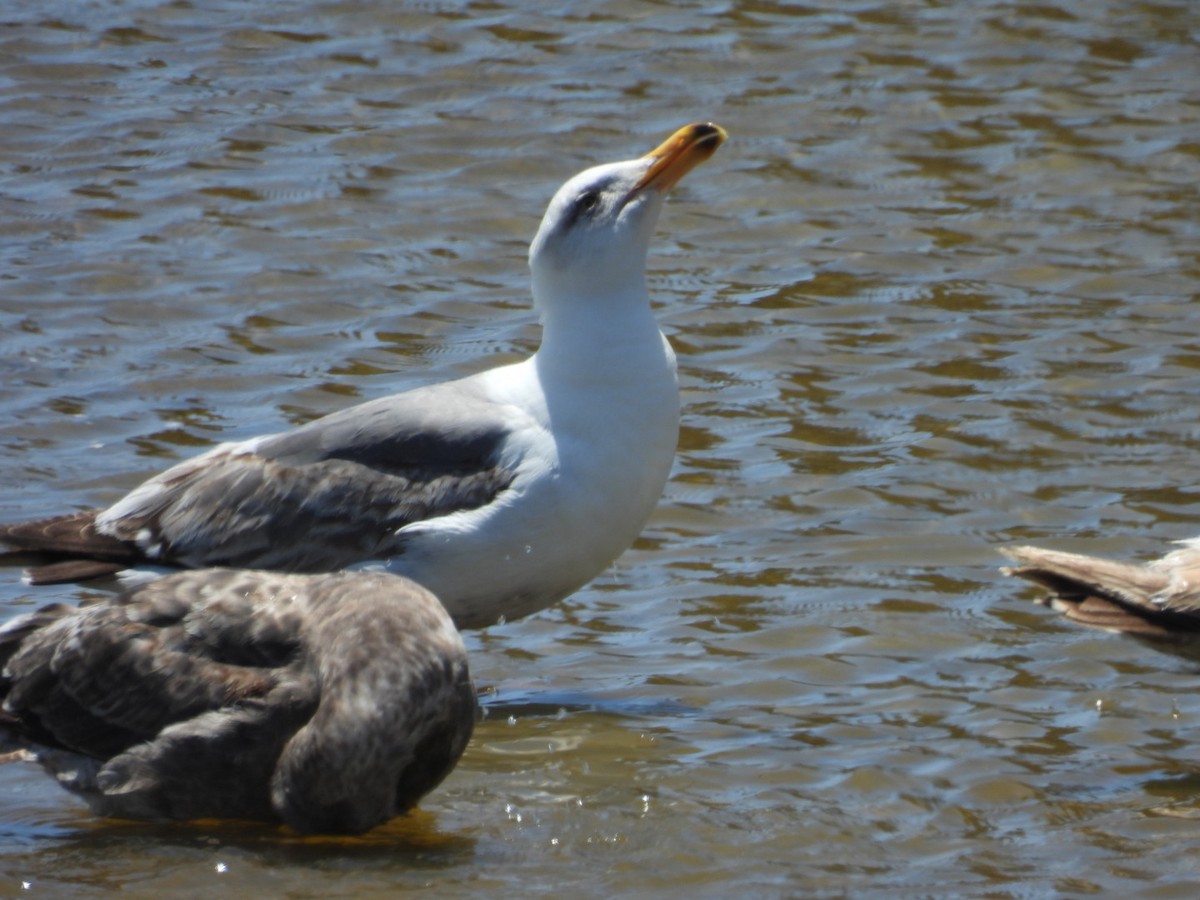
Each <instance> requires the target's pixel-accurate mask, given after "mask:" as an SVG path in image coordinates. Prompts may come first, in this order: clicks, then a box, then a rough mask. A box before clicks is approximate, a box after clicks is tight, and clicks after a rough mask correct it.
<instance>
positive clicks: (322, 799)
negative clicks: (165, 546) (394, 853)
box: [0, 569, 477, 834]
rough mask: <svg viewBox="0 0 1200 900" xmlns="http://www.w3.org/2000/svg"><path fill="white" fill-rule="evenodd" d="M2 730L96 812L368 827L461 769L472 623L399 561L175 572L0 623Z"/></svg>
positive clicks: (471, 695)
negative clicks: (359, 567)
mask: <svg viewBox="0 0 1200 900" xmlns="http://www.w3.org/2000/svg"><path fill="white" fill-rule="evenodd" d="M0 669H2V670H3V672H2V675H0V697H2V698H3V707H2V709H0V739H3V742H4V743H5V744H6V745H7V746H6V749H9V750H12V749H13V748H14V747H17V748H24V749H27V750H29V751H31V752H32V753H33V755H34V756H35V757H36V758H37V759H38V761H39V762H41V764H42V765H43V766H44V767H45V768H46V770H47V771H48V772H50V773H51V774H53V775H54V776H55V777H56V778H57V780H58V782H59V783H60V784H61V785H62V786H63V787H65V788H67V789H68V790H70V791H72V792H73V793H76V794H78V795H80V796H82V797H83V798H84V799H85V800H86V801H87V802H88V804H89V805H90V806H91V807H92V809H93V811H94V812H96V813H97V814H98V815H104V816H112V817H117V818H127V819H149V820H155V821H163V820H173V819H174V820H182V819H198V818H237V819H250V820H258V821H268V822H284V823H286V824H288V825H290V826H291V827H293V828H295V829H296V830H298V831H302V832H325V833H351V834H353V833H360V832H363V831H367V830H368V829H370V828H373V827H375V826H376V825H379V824H381V823H382V822H384V821H386V820H388V819H390V818H392V817H393V816H396V815H398V814H400V813H402V812H404V811H405V810H407V809H409V808H410V807H412V806H413V805H415V804H416V802H417V801H418V800H419V799H420V798H421V797H422V796H424V795H425V794H426V793H428V792H429V791H430V790H432V789H433V788H434V787H436V786H437V785H438V783H440V782H441V781H442V779H443V778H445V777H446V775H448V774H449V773H450V771H451V770H452V769H453V768H454V766H455V764H456V763H457V762H458V759H459V757H460V756H461V755H462V752H463V750H464V748H465V747H466V745H467V741H468V740H469V738H470V736H471V731H472V729H473V727H474V724H475V718H476V712H477V705H476V696H475V690H474V688H473V687H472V685H471V678H470V673H469V672H468V669H467V653H466V648H465V647H464V646H463V642H462V638H461V637H460V636H459V634H458V632H457V631H456V630H455V629H454V625H453V623H452V622H451V620H450V617H449V615H448V614H447V613H446V611H445V610H444V609H443V608H442V606H441V604H440V603H439V602H438V601H437V598H436V597H434V596H433V595H432V594H430V593H429V592H428V591H427V590H425V589H424V588H422V587H421V586H420V585H417V584H415V583H414V582H412V581H409V580H407V579H404V578H399V577H397V576H395V575H388V574H386V573H383V572H337V573H332V574H320V575H296V574H284V573H275V572H260V571H252V570H244V569H241V570H237V569H199V570H193V571H185V572H178V573H175V574H172V575H167V576H164V577H162V578H159V579H156V580H153V581H149V582H146V583H145V584H142V585H139V586H137V587H135V588H133V589H131V590H129V591H127V592H125V593H122V594H119V595H115V596H112V595H110V596H109V597H108V598H107V599H103V600H99V601H93V602H91V603H85V604H84V605H82V606H80V607H72V606H67V605H65V604H55V605H52V606H47V607H44V608H43V609H40V610H38V611H36V612H31V613H26V614H24V615H21V616H18V617H17V618H15V619H13V620H11V621H10V622H9V623H8V624H6V625H5V626H3V627H2V628H0Z"/></svg>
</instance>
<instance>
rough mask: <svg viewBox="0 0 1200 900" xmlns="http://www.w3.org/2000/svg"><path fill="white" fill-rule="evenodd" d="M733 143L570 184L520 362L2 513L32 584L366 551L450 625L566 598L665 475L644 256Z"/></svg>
mask: <svg viewBox="0 0 1200 900" xmlns="http://www.w3.org/2000/svg"><path fill="white" fill-rule="evenodd" d="M725 137H726V135H725V132H724V130H723V129H721V128H720V127H718V126H716V125H713V124H711V123H697V124H692V125H687V126H685V127H683V128H680V129H679V130H678V131H676V132H675V133H674V134H672V135H671V136H670V137H669V138H667V140H666V141H664V142H663V143H662V144H660V145H659V146H658V147H656V148H655V149H654V150H652V151H651V152H650V153H648V154H647V155H645V156H643V157H640V158H638V159H633V160H629V161H626V162H616V163H609V164H607V165H601V166H597V167H595V168H591V169H588V170H587V171H585V172H583V173H581V174H579V175H576V176H575V177H574V178H572V179H570V180H569V181H568V182H567V183H566V184H564V185H563V186H562V188H560V189H559V191H558V192H557V193H556V194H555V195H554V198H553V199H552V200H551V201H550V206H549V208H548V209H547V210H546V214H545V217H544V218H543V219H542V223H541V226H540V228H539V229H538V231H537V234H536V236H535V237H534V239H533V243H532V245H531V246H530V250H529V264H530V269H531V272H532V285H533V300H534V306H535V308H536V309H537V311H538V313H539V316H540V320H541V324H542V341H541V346H540V347H539V348H538V350H537V352H536V353H535V354H534V355H533V356H532V357H530V358H529V359H526V360H525V361H523V362H519V363H516V364H515V365H507V366H501V367H499V368H495V369H491V370H488V371H485V372H481V373H479V374H477V375H472V376H470V377H467V378H462V379H459V380H456V381H451V382H447V383H442V384H434V385H431V386H427V387H421V388H417V389H415V390H410V391H407V392H405V393H401V394H396V395H394V396H390V397H385V398H381V399H378V400H373V401H370V402H367V403H363V404H361V405H359V406H355V407H352V408H350V409H346V410H342V411H340V412H335V413H333V414H331V415H328V416H325V417H324V418H321V419H317V420H315V421H313V422H310V423H308V424H306V425H303V426H300V427H299V428H294V429H292V430H290V431H285V432H282V433H279V434H272V435H267V436H265V437H258V438H253V439H251V440H245V441H240V442H236V443H225V444H220V445H218V446H217V447H214V448H213V449H211V450H209V451H208V452H207V453H204V454H202V455H201V456H198V457H196V458H194V459H190V460H186V461H184V462H181V463H179V464H177V465H175V466H173V467H172V468H170V469H168V470H166V471H165V472H163V473H161V474H160V475H158V476H156V477H154V478H151V479H150V480H148V481H146V482H144V483H143V484H142V485H141V486H139V487H137V488H135V489H134V490H133V491H131V492H130V493H129V494H127V495H126V496H125V497H124V498H123V499H121V500H118V501H117V502H116V503H115V504H114V505H112V506H110V507H108V508H107V509H103V510H92V511H88V512H80V513H73V514H68V515H65V516H57V517H54V518H49V519H41V520H38V521H34V522H27V523H19V524H15V525H7V526H0V543H3V544H6V545H8V546H9V547H10V548H12V550H14V551H18V554H17V556H18V558H20V557H27V555H28V554H30V553H32V554H34V555H35V559H37V561H39V562H41V563H43V564H42V565H39V566H37V567H35V568H32V569H30V570H29V573H28V578H29V580H30V581H31V582H32V583H53V582H62V581H77V580H82V579H84V578H87V577H95V576H98V575H104V574H112V573H114V572H117V571H119V570H121V569H125V568H127V567H132V566H137V565H138V564H153V565H168V566H179V567H188V568H199V567H205V566H236V567H248V568H256V569H275V570H287V571H307V572H315V571H331V570H336V569H342V568H346V567H350V566H355V565H362V564H366V563H373V564H376V565H382V566H383V567H384V568H386V570H387V571H390V572H394V573H396V574H400V575H405V576H407V577H410V578H412V579H414V580H416V581H418V582H420V583H421V584H423V585H425V586H426V587H428V588H429V589H430V590H431V591H433V592H434V593H435V594H436V595H437V596H438V597H439V598H440V599H441V600H442V602H443V603H444V604H445V605H446V608H447V609H448V610H449V611H450V613H451V615H452V616H453V617H454V620H455V622H456V624H457V625H458V626H459V627H482V626H486V625H490V624H493V623H495V622H496V621H497V620H499V619H502V618H507V619H513V618H517V617H520V616H524V615H527V614H529V613H532V612H536V611H537V610H540V609H544V608H545V607H547V606H549V605H551V604H553V603H555V602H557V601H558V600H561V599H562V598H563V597H566V596H567V595H568V594H570V593H572V592H573V591H575V590H577V589H578V588H580V587H581V586H583V585H584V584H586V583H587V582H588V581H590V580H591V579H592V578H594V577H595V576H596V575H597V574H599V573H600V572H601V571H603V570H604V568H605V567H606V566H608V564H609V563H611V562H612V561H613V560H614V559H616V557H617V556H619V555H620V554H621V553H622V552H623V551H624V550H625V549H626V548H627V547H628V546H629V545H630V544H631V543H632V542H633V540H634V539H635V538H636V537H637V535H638V533H639V532H640V531H641V529H642V527H643V525H644V524H645V522H646V520H647V519H648V518H649V516H650V514H651V512H652V511H653V509H654V507H655V505H656V504H657V501H658V498H659V496H660V495H661V493H662V488H663V485H664V484H665V483H666V479H667V476H668V474H669V471H670V468H671V463H672V460H673V458H674V454H675V445H676V441H677V438H678V430H679V387H678V379H677V376H676V370H675V356H674V353H673V352H672V351H671V348H670V345H669V344H668V343H667V340H666V338H665V337H664V336H663V334H662V332H661V331H660V330H659V328H658V323H657V322H656V320H655V318H654V315H653V313H652V311H651V309H650V301H649V297H648V296H647V291H646V277H645V260H646V249H647V245H648V243H649V240H650V237H651V235H652V233H653V231H654V225H655V222H656V221H657V219H658V214H659V211H660V209H661V208H662V205H663V199H664V197H665V196H666V193H667V191H668V190H669V189H670V188H671V187H672V186H673V185H674V184H675V183H676V182H677V181H678V180H679V179H680V178H682V177H683V176H684V175H685V174H686V173H687V172H689V171H690V170H691V169H692V168H693V167H695V166H696V165H697V164H699V163H701V162H703V161H705V160H707V159H708V158H709V157H710V156H712V154H713V153H714V152H715V151H716V149H717V147H719V146H720V145H721V143H722V142H723V141H724V140H725ZM12 556H13V554H10V558H11V557H12ZM26 561H27V560H26Z"/></svg>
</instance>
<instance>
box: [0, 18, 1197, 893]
mask: <svg viewBox="0 0 1200 900" xmlns="http://www.w3.org/2000/svg"><path fill="white" fill-rule="evenodd" d="M546 8H547V5H545V4H537V3H533V2H523V3H520V2H503V0H500V2H486V3H485V2H479V3H420V4H410V3H390V2H389V3H384V2H378V3H373V4H372V3H350V2H341V0H334V2H328V3H314V2H302V0H298V2H293V3H287V4H266V3H262V4H254V5H251V4H245V3H217V4H212V3H195V4H193V3H188V2H183V0H178V2H157V0H130V2H117V0H93V2H87V3H80V2H79V0H72V2H66V0H36V2H35V0H9V2H8V3H7V4H6V5H5V7H4V10H3V12H2V13H0V351H2V352H0V484H2V485H3V489H2V491H0V494H2V496H0V519H2V520H5V521H12V520H17V519H22V518H28V517H32V516H36V515H39V514H42V513H49V512H58V511H62V510H65V509H69V508H75V507H82V506H91V505H98V504H103V503H106V502H109V501H111V500H113V499H115V498H116V497H117V496H118V495H119V494H120V493H121V492H122V491H123V490H124V489H126V488H128V487H130V486H132V485H133V484H135V483H136V482H137V481H139V480H140V479H141V478H143V477H145V476H147V475H149V474H151V473H153V472H155V471H157V470H159V469H161V468H162V467H163V466H165V465H166V464H167V463H169V462H170V461H172V460H175V459H179V458H182V457H185V456H188V455H191V454H193V453H195V452H197V451H198V450H200V449H202V448H203V447H205V446H208V445H210V444H212V443H213V442H216V441H219V440H225V439H231V438H239V437H247V436H250V435H253V434H258V433H261V432H263V431H266V430H271V429H276V428H280V427H283V426H285V425H287V424H288V423H294V422H300V421H304V420H307V419H309V418H311V417H313V416H316V415H318V414H321V413H324V412H327V411H330V410H333V409H338V408H341V407H343V406H345V405H348V404H350V403H352V402H355V401H357V400H360V399H364V398H368V397H375V396H379V395H383V394H386V393H390V392H392V391H395V390H398V389H400V388H401V387H404V386H408V385H413V384H418V383H423V382H426V381H431V380H441V379H445V378H449V377H453V376H456V375H460V374H463V373H466V372H470V371H475V370H477V369H478V368H480V367H482V366H486V365H492V364H495V363H497V362H500V361H505V360H510V359H514V358H517V357H519V356H520V355H522V354H524V353H527V352H528V351H529V350H531V349H532V348H533V347H534V346H535V344H536V340H537V330H536V326H535V320H534V318H533V316H532V314H531V313H530V310H529V308H528V301H527V297H528V294H527V286H526V271H525V263H524V251H525V245H526V243H527V241H528V240H529V238H530V237H531V235H532V233H533V230H534V228H535V226H536V223H537V220H538V218H539V217H540V215H541V212H542V209H543V206H544V204H545V202H546V200H547V199H548V198H549V196H550V195H551V193H552V192H553V190H554V189H555V188H556V187H557V186H558V184H559V183H560V182H561V181H562V180H564V179H565V178H566V177H567V176H569V175H570V174H573V173H574V172H575V171H577V170H579V169H581V168H583V167H585V166H587V165H590V164H592V163H595V162H598V161H604V160H609V159H616V158H624V157H627V156H631V155H635V154H638V153H641V152H644V151H645V150H648V149H649V148H650V147H652V146H654V144H655V143H657V142H658V141H659V140H660V139H661V138H662V137H664V136H665V135H666V134H668V133H669V132H670V131H671V130H672V129H673V128H675V127H676V126H678V125H681V124H683V123H684V122H687V121H692V120H696V119H701V118H711V119H713V120H715V121H717V122H719V123H721V124H722V125H724V126H725V127H726V128H727V129H728V130H729V131H730V134H731V140H730V142H729V143H728V144H727V145H726V146H725V147H724V148H722V150H721V152H720V153H719V154H718V155H717V157H716V158H715V159H714V160H713V161H712V162H711V163H709V164H708V165H707V166H706V167H705V168H703V169H701V170H699V171H698V172H696V173H695V174H694V175H693V176H691V177H689V178H688V179H687V180H686V181H685V183H684V184H683V185H682V186H681V188H680V190H679V191H678V194H677V196H676V197H675V199H674V200H673V201H672V203H671V204H670V205H669V206H668V208H667V210H666V212H665V215H664V217H663V221H662V225H661V227H660V229H659V235H658V238H657V239H656V242H655V246H654V248H653V250H652V261H651V267H652V270H653V275H652V282H653V288H654V292H655V296H656V299H657V301H658V303H659V313H660V316H661V320H662V322H663V324H664V327H665V329H666V330H667V332H668V333H669V335H670V336H671V338H672V340H673V342H674V344H675V347H676V349H677V351H678V353H679V359H680V365H681V373H682V379H683V384H684V390H685V406H686V408H685V430H684V435H683V441H682V447H681V449H680V453H679V458H678V464H677V466H676V469H675V472H674V475H673V478H672V480H671V483H670V485H669V486H668V489H667V493H666V496H665V498H664V500H663V502H662V504H661V507H660V509H659V512H658V514H657V515H656V516H655V518H654V520H653V521H652V523H651V525H650V527H649V529H648V530H647V532H646V534H645V536H644V537H643V538H642V539H641V540H640V541H639V543H638V545H637V546H636V548H635V549H634V550H632V551H631V552H629V553H627V554H626V555H625V556H624V557H623V558H622V559H621V561H620V563H619V564H618V565H617V566H616V567H615V568H614V569H613V570H612V571H611V572H609V573H607V574H606V575H604V576H603V577H602V578H600V579H599V580H598V581H597V582H596V583H595V584H593V585H592V586H591V587H589V588H588V589H586V590H584V591H581V592H579V593H578V594H576V595H575V596H574V597H572V598H570V600H569V601H567V602H566V603H564V604H562V605H561V606H560V607H558V608H556V609H554V610H550V611H548V612H546V613H543V614H541V615H538V616H535V617H533V618H530V619H527V620H524V621H520V622H514V623H509V624H507V625H504V626H501V627H497V628H493V629H491V630H489V631H487V632H483V633H476V634H474V635H473V636H471V637H470V639H469V640H470V646H471V649H472V653H473V664H474V669H475V673H476V676H477V679H478V680H479V682H480V683H482V684H486V685H495V686H496V688H497V690H498V693H497V694H496V695H495V696H493V697H491V698H489V700H488V704H487V707H488V718H487V719H486V721H485V722H484V723H483V724H482V725H481V727H480V728H479V730H478V732H477V736H476V738H475V740H474V742H473V743H472V745H471V747H470V749H469V750H468V752H467V755H466V757H465V758H464V760H463V763H462V765H461V766H460V767H459V769H458V770H457V771H456V772H455V773H454V775H452V776H451V778H450V779H449V781H448V782H447V783H446V784H445V785H444V786H443V787H442V788H441V789H440V790H438V791H437V792H435V793H434V794H433V795H431V796H430V797H429V798H428V799H427V801H426V802H425V804H424V806H423V810H422V811H421V812H420V813H419V814H417V815H415V816H413V817H411V818H410V819H406V820H402V821H400V822H397V823H395V824H394V825H393V826H390V827H388V828H386V829H382V830H380V831H378V832H376V833H374V834H372V835H370V836H369V837H367V838H366V839H363V840H361V841H351V842H337V841H324V842H320V841H318V842H303V841H298V840H293V839H289V838H287V837H286V836H283V835H281V833H279V832H276V831H274V830H272V829H266V828H237V827H234V826H230V825H220V824H208V825H204V824H200V825H194V826H180V827H173V828H162V827H150V826H129V825H122V824H113V823H104V822H96V821H94V820H92V819H91V818H90V817H89V816H87V815H86V813H85V812H84V811H83V810H82V809H81V807H80V805H79V804H78V803H77V802H76V801H74V800H73V799H72V798H70V797H69V796H67V795H66V794H65V793H63V792H61V791H59V790H58V789H57V788H56V787H55V786H54V785H53V784H51V783H50V782H49V781H48V780H47V779H44V778H43V777H42V776H41V775H40V773H39V772H38V771H37V770H36V769H34V768H33V767H31V766H28V765H22V764H9V765H5V766H0V895H4V896H10V895H17V894H21V895H22V896H23V895H25V894H26V893H28V894H40V895H43V896H54V897H64V896H66V897H72V896H79V897H82V896H90V895H94V894H97V893H100V892H103V891H108V890H115V889H120V890H121V891H123V893H124V894H126V895H128V896H135V897H136V896H145V897H151V896H162V895H163V894H164V893H168V892H169V893H171V894H173V895H174V894H178V895H181V896H203V895H207V894H215V893H217V892H218V891H220V892H221V893H222V894H225V895H234V894H236V895H241V896H247V895H255V896H264V895H270V896H289V897H310V896H328V895H331V894H338V895H347V896H348V895H354V896H380V895H388V896H391V895H394V894H396V893H399V892H401V891H405V890H412V891H414V892H415V891H416V890H418V889H420V888H429V889H430V890H431V891H432V892H433V893H434V894H435V895H437V896H467V895H497V894H499V893H500V892H501V891H505V892H517V891H519V892H521V893H522V894H524V895H530V896H562V895H564V894H568V893H569V894H572V895H579V896H670V895H695V896H729V895H731V894H733V893H734V892H735V891H736V892H738V893H739V894H742V895H746V896H756V897H757V896H781V895H800V896H841V895H852V896H856V897H858V896H880V897H894V896H911V895H925V896H929V895H936V896H955V895H974V896H985V895H986V896H989V897H1042V896H1051V895H1069V896H1083V895H1088V894H1102V895H1117V894H1121V895H1131V894H1132V895H1137V896H1141V897H1189V898H1190V897H1194V896H1195V894H1196V890H1197V884H1200V821H1196V818H1197V816H1200V775H1198V774H1197V773H1196V769H1195V768H1194V765H1195V764H1200V751H1197V750H1195V749H1192V748H1190V747H1189V744H1191V743H1195V742H1196V741H1198V740H1200V694H1198V693H1197V691H1196V688H1197V686H1200V675H1197V674H1196V673H1194V672H1190V671H1188V670H1186V669H1185V668H1183V667H1182V666H1181V664H1179V663H1175V662H1173V661H1171V660H1170V659H1167V658H1163V657H1157V656H1153V655H1149V654H1148V653H1147V652H1146V651H1143V650H1142V649H1140V648H1139V647H1137V646H1136V645H1133V644H1130V643H1127V642H1124V641H1121V640H1119V639H1116V638H1113V637H1109V636H1106V635H1102V634H1090V633H1083V632H1079V631H1075V630H1071V629H1068V628H1066V627H1064V626H1062V625H1060V624H1059V623H1057V622H1056V621H1054V620H1053V619H1052V618H1051V617H1050V616H1049V615H1047V614H1046V613H1045V612H1044V611H1042V610H1039V609H1037V608H1035V607H1032V606H1031V605H1030V604H1028V602H1027V600H1026V598H1027V597H1028V594H1027V593H1026V592H1024V591H1023V590H1022V589H1021V588H1020V586H1019V585H1016V584H1012V583H1006V582H1004V581H1002V580H1001V578H1000V577H999V576H998V574H997V572H996V566H997V565H998V563H999V562H1000V560H999V558H998V556H997V554H996V553H995V547H996V546H997V545H1001V544H1004V543H1006V542H1012V541H1016V540H1020V541H1035V540H1036V541H1039V542H1042V543H1046V544H1051V545H1054V546H1058V547H1064V548H1073V549H1086V550H1094V551H1096V552H1107V553H1112V554H1119V555H1128V556H1136V555H1147V554H1150V553H1154V552H1156V551H1159V550H1160V549H1162V548H1163V547H1164V545H1165V543H1166V542H1167V541H1168V540H1171V539H1175V538H1183V537H1188V536H1190V535H1192V534H1194V533H1197V532H1200V522H1197V520H1200V494H1198V493H1197V489H1196V488H1195V487H1194V484H1195V481H1194V474H1195V472H1196V470H1197V460H1196V456H1197V452H1196V451H1197V444H1198V443H1200V426H1198V425H1197V418H1196V415H1195V412H1194V410H1195V407H1196V398H1197V396H1200V328H1198V325H1200V308H1198V307H1197V303H1196V300H1197V285H1198V284H1200V261H1198V257H1197V247H1198V246H1200V241H1198V239H1200V225H1198V224H1197V223H1198V221H1200V198H1198V196H1197V191H1198V188H1197V185H1198V184H1200V51H1198V48H1197V43H1198V41H1197V34H1198V33H1200V6H1198V5H1197V4H1195V3H1193V2H1191V0H1175V2H1167V0H1164V2H1154V3H1151V2H1129V0H1061V2H1057V3H1054V4H1050V3H1036V2H1033V3H1010V2H999V0H980V2H973V0H966V2H961V3H946V4H943V3H937V2H933V0H930V2H925V3H917V2H898V3H892V4H883V3H878V2H872V3H867V2H838V3H833V2H828V0H820V2H817V3H811V4H807V5H803V6H800V5H792V4H782V3H770V2H743V3H738V2H726V3H711V4H668V3H650V2H614V3H605V4H587V3H565V4H560V5H559V9H558V11H557V12H553V13H548V12H545V11H544V10H545V9H546ZM77 595H78V592H76V591H72V590H70V589H68V590H65V591H63V590H58V591H55V590H52V589H51V590H42V591H37V592H35V591H33V590H31V589H29V588H26V587H24V586H22V585H21V584H20V583H19V582H18V580H17V577H16V573H15V572H12V571H10V572H8V573H7V574H5V573H0V613H4V614H8V613H11V612H14V611H16V610H18V609H23V608H26V607H28V606H29V605H30V604H34V603H40V602H43V601H46V600H50V599H57V598H60V597H64V596H65V597H72V596H77ZM22 881H25V882H28V883H29V890H28V891H22V890H21V888H22V885H21V882H22Z"/></svg>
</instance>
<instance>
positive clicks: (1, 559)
mask: <svg viewBox="0 0 1200 900" xmlns="http://www.w3.org/2000/svg"><path fill="white" fill-rule="evenodd" d="M97 512H98V510H90V511H88V512H80V513H68V514H66V515H63V516H54V517H52V518H49V519H36V520H34V521H32V522H18V523H16V524H14V525H0V544H5V545H7V546H8V547H10V548H11V549H10V550H9V551H8V552H0V565H5V566H14V565H28V566H30V568H29V569H28V573H27V574H28V577H29V582H30V583H31V584H61V583H64V582H68V581H85V580H87V579H89V578H100V577H102V576H105V575H111V574H113V573H114V572H119V571H120V570H121V569H124V568H127V567H128V566H131V565H135V564H136V563H138V562H139V561H141V560H142V558H143V557H142V555H141V554H140V553H138V551H137V550H136V549H135V548H134V547H133V546H132V545H130V544H127V543H126V542H125V541H120V540H117V539H116V538H114V537H109V536H108V535H105V534H99V533H97V531H96V514H97Z"/></svg>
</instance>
